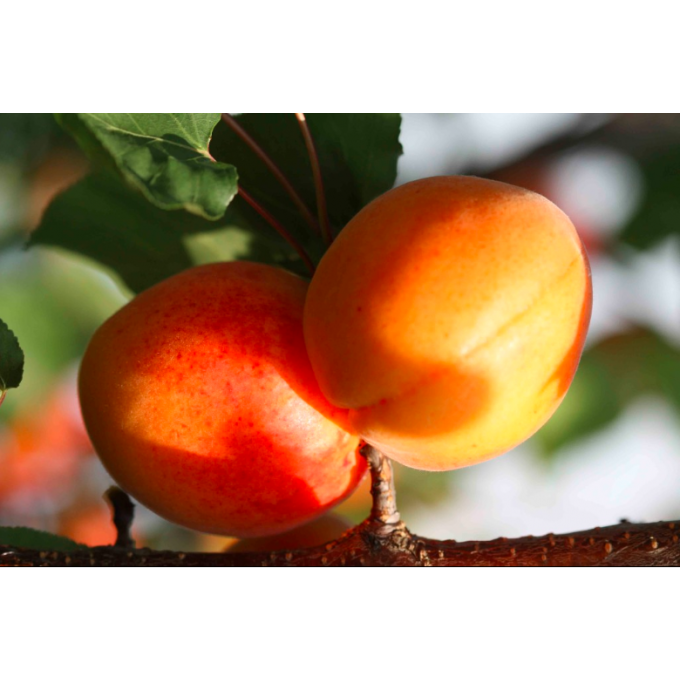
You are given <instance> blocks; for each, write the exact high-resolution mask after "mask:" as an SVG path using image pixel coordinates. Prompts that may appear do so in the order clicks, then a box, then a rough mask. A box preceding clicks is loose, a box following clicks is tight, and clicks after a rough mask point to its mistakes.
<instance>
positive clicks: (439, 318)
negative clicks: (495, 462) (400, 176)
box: [304, 177, 591, 470]
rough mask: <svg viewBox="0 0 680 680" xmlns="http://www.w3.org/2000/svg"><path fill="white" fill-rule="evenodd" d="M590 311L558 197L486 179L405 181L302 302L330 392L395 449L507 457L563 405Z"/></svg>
mask: <svg viewBox="0 0 680 680" xmlns="http://www.w3.org/2000/svg"><path fill="white" fill-rule="evenodd" d="M590 309H591V283H590V270H589V267H588V262H587V258H586V255H585V253H584V250H583V248H582V246H581V242H580V241H579V238H578V235H577V234H576V231H575V229H574V227H573V225H572V224H571V222H570V221H569V219H568V218H567V216H566V215H565V214H564V213H563V212H561V211H560V210H559V208H557V207H556V206H555V205H553V204H552V203H551V202H550V201H548V200H547V199H545V198H543V197H542V196H540V195H538V194H535V193H533V192H531V191H527V190H524V189H520V188H518V187H514V186H510V185H508V184H503V183H500V182H494V181H491V180H484V179H479V178H475V177H433V178H430V179H424V180H418V181H415V182H411V183H409V184H405V185H403V186H400V187H398V188H396V189H393V190H392V191H389V192H387V193H386V194H383V195H382V196H380V197H379V198H377V199H375V200H374V201H373V202H372V203H370V204H369V205H368V206H366V207H365V208H364V209H363V210H362V211H361V212H359V213H358V214H357V215H356V216H355V217H354V218H353V219H352V220H351V221H350V222H349V224H348V225H347V226H346V227H345V229H344V230H343V231H342V232H341V233H340V234H339V236H338V238H337V239H336V241H335V242H334V243H333V245H332V246H331V247H330V249H329V250H328V252H327V253H326V254H325V255H324V257H323V259H322V260H321V263H320V265H319V268H318V270H317V272H316V274H315V276H314V278H313V280H312V283H311V285H310V288H309V293H308V296H307V302H306V305H305V313H304V332H305V340H306V344H307V349H308V352H309V356H310V360H311V363H312V367H313V369H314V373H315V375H316V377H317V379H318V381H319V385H320V387H321V391H322V392H323V394H324V395H325V396H326V397H327V399H328V400H329V401H330V402H331V403H332V404H334V405H335V406H337V407H338V408H343V409H348V410H349V423H350V427H351V428H352V429H353V431H355V432H356V433H358V434H359V435H360V436H361V437H362V438H363V439H365V440H366V441H367V442H369V443H371V444H373V445H374V446H376V447H377V448H379V449H380V450H382V451H383V452H384V453H386V454H387V455H388V456H390V457H391V458H393V459H395V460H397V461H399V462H401V463H403V464H405V465H408V466H411V467H414V468H420V469H424V470H448V469H453V468H458V467H462V466H466V465H471V464H473V463H478V462H481V461H483V460H486V459H489V458H491V457H493V456H497V455H499V454H501V453H503V452H505V451H507V450H508V449H511V448H512V447H514V446H516V445H517V444H519V443H520V442H522V441H523V440H525V439H526V438H527V437H529V436H530V435H531V434H533V433H534V432H535V431H536V430H537V429H538V428H539V427H540V426H541V425H542V424H543V423H544V422H545V421H546V420H547V419H548V418H549V417H550V415H551V414H552V413H553V412H554V411H555V409H556V408H557V406H558V405H559V403H560V401H561V400H562V398H563V397H564V394H565V392H566V391H567V388H568V387H569V384H570V382H571V380H572V377H573V375H574V372H575V370H576V367H577V364H578V361H579V358H580V355H581V351H582V348H583V343H584V339H585V335H586V331H587V327H588V322H589V318H590Z"/></svg>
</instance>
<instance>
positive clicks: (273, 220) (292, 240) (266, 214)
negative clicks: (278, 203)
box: [238, 187, 315, 276]
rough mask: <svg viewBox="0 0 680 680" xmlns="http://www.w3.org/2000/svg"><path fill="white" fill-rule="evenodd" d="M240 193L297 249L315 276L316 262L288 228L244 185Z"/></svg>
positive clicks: (239, 189)
mask: <svg viewBox="0 0 680 680" xmlns="http://www.w3.org/2000/svg"><path fill="white" fill-rule="evenodd" d="M238 193H239V195H240V196H241V198H243V200H244V201H245V202H246V203H247V204H248V205H249V206H250V207H251V208H252V209H253V210H255V212H257V213H258V214H259V215H260V216H261V217H263V218H264V219H265V220H267V222H269V224H270V225H271V226H272V227H274V229H275V230H276V232H277V233H278V234H279V235H280V236H281V237H283V238H284V239H285V240H286V242H287V243H288V244H289V245H290V246H291V247H292V248H293V249H294V250H295V252H296V253H297V254H298V255H299V256H300V257H301V258H302V261H303V262H304V263H305V266H306V267H307V269H308V270H309V273H310V275H311V276H314V271H315V270H314V264H313V263H312V261H311V259H310V258H309V255H307V253H306V252H305V249H304V248H303V247H302V246H301V245H300V244H299V243H298V242H297V241H296V240H295V238H293V236H292V235H291V234H290V233H288V231H287V230H286V228H285V227H284V226H283V225H282V224H281V223H280V222H279V221H278V220H277V219H276V218H275V217H274V216H273V215H272V214H271V213H270V212H269V211H268V210H266V209H265V208H263V207H262V206H261V205H260V204H259V203H258V202H257V201H256V200H255V199H254V198H253V197H252V196H251V195H250V194H249V193H248V192H247V191H246V190H245V189H244V188H243V187H239V188H238Z"/></svg>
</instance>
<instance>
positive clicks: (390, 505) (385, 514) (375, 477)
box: [0, 446, 680, 567]
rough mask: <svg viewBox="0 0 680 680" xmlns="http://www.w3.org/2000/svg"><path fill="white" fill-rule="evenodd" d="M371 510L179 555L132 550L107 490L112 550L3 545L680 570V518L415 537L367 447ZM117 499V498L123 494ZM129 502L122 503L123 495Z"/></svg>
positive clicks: (365, 562) (96, 553)
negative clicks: (306, 544)
mask: <svg viewBox="0 0 680 680" xmlns="http://www.w3.org/2000/svg"><path fill="white" fill-rule="evenodd" d="M362 453H363V455H365V456H366V459H367V460H368V463H369V466H370V470H371V477H372V484H371V492H372V494H373V509H372V511H371V515H370V516H369V517H368V519H366V520H365V521H364V522H362V523H361V524H360V525H358V526H356V527H354V528H353V529H350V530H349V531H348V532H347V533H345V534H344V535H343V536H342V537H341V538H339V539H338V540H336V541H332V542H330V543H326V544H324V545H320V546H317V547H314V548H304V549H300V550H281V551H276V552H256V553H255V552H253V553H181V552H168V551H158V550H149V549H146V548H145V549H140V550H134V549H133V548H132V547H131V546H130V538H129V525H130V522H131V520H132V509H131V507H130V505H131V504H130V505H128V503H129V499H128V501H127V502H126V501H125V499H124V498H123V496H125V494H122V492H113V493H112V492H109V494H108V497H109V500H110V502H111V504H112V506H113V511H114V523H115V525H116V527H117V528H118V540H117V545H116V546H103V547H99V548H91V549H87V550H78V551H73V552H58V551H49V550H43V551H39V550H32V549H27V548H16V547H12V546H0V566H4V567H69V566H70V567H88V566H89V567H246V566H254V567H260V566H261V567H338V566H348V567H359V566H366V567H519V566H526V567H553V566H560V567H567V566H591V567H619V566H627V567H632V566H640V567H668V566H680V520H678V521H675V522H655V523H652V524H633V523H630V522H627V521H623V522H621V523H620V524H617V525H614V526H609V527H603V528H600V527H597V528H595V529H591V530H589V531H579V532H576V533H572V534H562V535H554V534H548V535H547V536H540V537H534V536H525V537H524V538H515V539H508V538H498V539H496V540H494V541H465V542H463V543H457V542H456V541H437V540H433V539H428V538H422V537H420V536H416V535H415V534H412V533H411V532H410V531H409V530H408V529H407V527H406V526H405V525H404V523H403V522H402V521H401V519H400V517H399V512H398V510H397V505H396V497H395V491H394V484H393V480H392V466H391V464H390V461H389V460H388V459H387V458H385V457H384V456H383V455H382V454H381V453H380V452H379V451H377V450H376V449H374V448H372V447H370V446H365V447H364V449H363V450H362ZM121 494H122V496H121ZM126 498H127V497H126Z"/></svg>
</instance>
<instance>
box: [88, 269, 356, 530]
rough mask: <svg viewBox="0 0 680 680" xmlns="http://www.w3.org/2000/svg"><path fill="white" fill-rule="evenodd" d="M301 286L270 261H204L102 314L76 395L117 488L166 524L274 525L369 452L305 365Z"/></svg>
mask: <svg viewBox="0 0 680 680" xmlns="http://www.w3.org/2000/svg"><path fill="white" fill-rule="evenodd" d="M306 291H307V284H306V283H305V282H304V281H303V280H302V279H300V278H298V277H296V276H294V275H292V274H289V273H287V272H284V271H283V270H279V269H276V268H274V267H268V266H265V265H259V264H253V263H247V262H232V263H220V264H212V265H205V266H201V267H196V268H194V269H190V270H187V271H185V272H182V273H181V274H178V275H176V276H174V277H172V278H170V279H167V280H165V281H163V282H161V283H159V284H158V285H156V286H154V287H153V288H150V289H149V290H147V291H145V292H143V293H141V294H140V295H138V296H137V297H136V298H135V299H134V300H132V301H131V302H130V303H129V304H127V305H126V306H125V307H123V308H122V309H121V310H119V311H118V312H117V313H116V314H115V315H114V316H113V317H111V318H110V319H109V320H108V321H106V323H104V324H103V326H101V328H100V329H99V330H98V331H97V332H96V333H95V335H94V336H93V338H92V341H91V342H90V345H89V347H88V349H87V351H86V353H85V356H84V358H83V362H82V366H81V370H80V381H79V382H80V385H79V386H80V402H81V408H82V411H83V416H84V420H85V424H86V426H87V430H88V433H89V435H90V437H91V439H92V441H93V443H94V446H95V449H96V451H97V453H98V454H99V456H100V458H101V460H102V462H103V463H104V466H105V467H106V469H107V470H108V471H109V473H110V474H111V476H112V477H113V478H114V479H115V480H116V481H117V482H118V483H119V484H120V485H121V487H122V488H123V489H125V490H126V491H128V492H129V493H130V494H131V495H132V496H134V497H135V498H137V499H138V500H139V501H140V502H141V503H143V504H144V505H146V506H148V507H149V508H150V509H152V510H153V511H155V512H156V513H158V514H159V515H162V516H163V517H166V518H167V519H169V520H171V521H173V522H177V523H178V524H182V525H184V526H187V527H190V528H192V529H196V530H199V531H205V532H210V533H215V534H224V535H232V536H262V535H268V534H277V533H281V532H283V531H286V530H288V529H291V528H293V527H295V526H297V525H299V524H302V523H305V522H308V521H310V520H312V519H314V518H316V517H317V516H319V515H321V514H322V513H324V512H325V511H326V510H328V509H329V508H330V507H332V506H333V505H335V504H336V503H338V502H339V501H341V500H342V499H343V498H345V497H346V496H347V495H348V494H350V493H351V492H352V491H353V490H354V488H355V487H356V485H357V484H358V483H359V481H360V480H361V478H362V476H363V474H364V472H365V463H364V460H363V458H362V457H361V456H360V455H359V453H358V451H357V447H358V440H357V438H356V437H354V436H352V435H350V434H348V433H347V432H346V431H345V430H344V429H343V428H342V424H343V422H344V421H345V419H346V414H345V413H344V412H343V410H341V409H337V408H335V407H333V406H331V405H330V404H329V403H328V402H327V401H326V399H325V398H324V397H323V395H322V394H321V393H320V391H319V389H318V385H317V383H316V380H315V378H314V375H313V373H312V370H311V367H310V365H309V360H308V358H307V353H306V351H305V346H304V339H303V335H302V313H303V306H304V299H305V295H306Z"/></svg>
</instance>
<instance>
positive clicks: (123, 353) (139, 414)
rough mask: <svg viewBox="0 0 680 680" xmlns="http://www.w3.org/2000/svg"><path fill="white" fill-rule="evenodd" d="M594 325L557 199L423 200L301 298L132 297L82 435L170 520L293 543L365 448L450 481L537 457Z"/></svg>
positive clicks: (292, 293) (98, 350) (236, 265)
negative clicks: (292, 535)
mask: <svg viewBox="0 0 680 680" xmlns="http://www.w3.org/2000/svg"><path fill="white" fill-rule="evenodd" d="M590 306H591V285H590V275H589V269H588V263H587V259H586V256H585V254H584V251H583V248H582V246H581V243H580V241H579V238H578V236H577V234H576V232H575V230H574V228H573V226H572V224H571V222H570V221H569V219H568V218H567V217H566V216H565V215H564V213H562V212H561V211H560V210H559V209H558V208H557V207H555V206H554V205H553V204H552V203H550V202H549V201H548V200H547V199H545V198H543V197H541V196H539V195H538V194H534V193H532V192H529V191H526V190H524V189H519V188H517V187H513V186H510V185H506V184H502V183H499V182H493V181H489V180H482V179H477V178H472V177H437V178H431V179H426V180H420V181H416V182H412V183H410V184H406V185H404V186H401V187H398V188H396V189H393V190H392V191H389V192H387V193H386V194H384V195H383V196H381V197H379V198H377V199H376V200H374V201H373V202H372V203H371V204H369V205H368V206H366V207H365V208H364V209H363V210H362V211H361V212H359V213H358V214H357V215H356V216H355V217H354V219H352V220H351V221H350V223H349V224H348V225H347V226H346V227H345V229H344V230H343V231H342V232H341V233H340V234H339V236H338V238H337V239H336V240H335V242H334V243H333V244H332V245H331V246H330V248H329V250H328V252H327V253H326V254H325V256H324V257H323V259H322V260H321V262H320V264H319V267H318V269H317V271H316V273H315V275H314V276H313V278H312V281H311V283H309V284H308V283H307V282H305V281H304V280H302V279H300V278H298V277H296V276H294V275H292V274H290V273H287V272H285V271H283V270H279V269H276V268H273V267H270V266H266V265H261V264H255V263H249V262H230V263H220V264H213V265H205V266H202V267H196V268H194V269H191V270H187V271H185V272H183V273H181V274H178V275H177V276H174V277H172V278H170V279H167V280H165V281H163V282H162V283H160V284H158V285H156V286H154V287H153V288H151V289H149V290H147V291H145V292H144V293H142V294H141V295H139V296H137V297H136V298H135V299H134V300H133V301H132V302H130V303H129V304H128V305H127V306H125V307H124V308H123V309H121V310H120V311H119V312H118V313H117V314H115V315H114V316H113V317H112V318H111V319H109V320H108V321H107V322H106V323H105V324H104V325H103V326H102V327H101V328H100V329H99V330H98V331H97V333H96V334H95V335H94V337H93V339H92V341H91V343H90V346H89V347H88V350H87V352H86V354H85V357H84V359H83V363H82V368H81V373H80V399H81V406H82V411H83V416H84V419H85V423H86V426H87V429H88V432H89V434H90V437H91V438H92V441H93V443H94V445H95V448H96V450H97V452H98V454H99V456H100V457H101V459H102V461H103V463H104V465H105V466H106V468H107V469H108V471H109V472H110V473H111V475H112V476H113V477H114V478H115V479H116V480H117V481H118V483H119V484H120V485H121V486H122V487H123V488H124V489H125V490H127V491H128V492H129V493H131V494H132V495H133V496H135V497H136V498H137V499H139V500H140V501H141V502H142V503H144V504H145V505H147V506H148V507H149V508H151V509H152V510H154V511H155V512H157V513H158V514H160V515H163V516H164V517H166V518H168V519H170V520H172V521H175V522H177V523H180V524H183V525H185V526H188V527H191V528H194V529H197V530H201V531H207V532H212V533H221V534H226V535H234V536H243V537H248V536H264V535H269V534H276V533H281V532H283V531H286V530H289V529H291V528H293V527H295V526H298V525H300V524H303V523H304V522H308V521H310V520H313V519H314V518H315V517H318V516H320V515H321V514H323V513H324V512H325V511H326V510H328V509H329V508H330V507H332V506H333V505H335V504H336V503H338V502H339V501H340V500H342V499H343V498H345V497H346V496H347V495H349V494H351V493H352V491H353V490H354V489H355V488H356V486H357V484H358V483H359V482H360V480H361V478H362V476H363V475H364V473H365V468H366V465H365V462H364V460H363V458H362V456H361V455H360V453H359V444H360V441H361V440H363V441H366V442H369V443H370V444H372V445H374V446H375V447H377V448H379V449H380V450H381V451H383V452H384V453H385V454H387V455H388V456H389V457H391V458H392V459H394V460H397V461H399V462H401V463H403V464H405V465H409V466H412V467H416V468H420V469H426V470H447V469H452V468H457V467H461V466H465V465H471V464H473V463H477V462H480V461H483V460H486V459H488V458H491V457H493V456H496V455H499V454H501V453H503V452H504V451H507V450H508V449H510V448H512V447H514V446H516V445H517V444H519V443H520V442H522V441H523V440H524V439H526V438H527V437H529V436H530V435H531V434H532V433H533V432H535V431H536V430H537V429H538V428H539V427H540V426H541V425H542V424H543V423H544V422H545V421H546V420H547V419H548V418H549V417H550V415H551V414H552V413H553V411H554V410H555V409H556V408H557V406H558V405H559V403H560V401H561V400H562V398H563V397H564V394H565V392H566V390H567V388H568V387H569V384H570V382H571V380H572V377H573V375H574V372H575V370H576V366H577V364H578V361H579V358H580V354H581V351H582V348H583V343H584V339H585V334H586V330H587V326H588V321H589V318H590Z"/></svg>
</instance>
